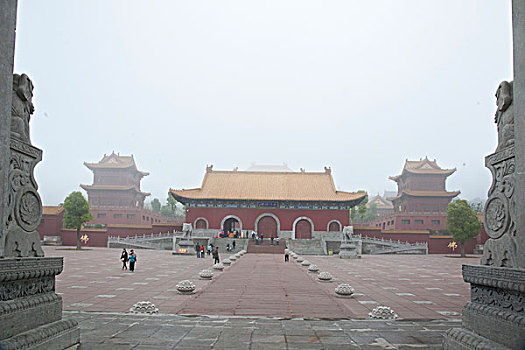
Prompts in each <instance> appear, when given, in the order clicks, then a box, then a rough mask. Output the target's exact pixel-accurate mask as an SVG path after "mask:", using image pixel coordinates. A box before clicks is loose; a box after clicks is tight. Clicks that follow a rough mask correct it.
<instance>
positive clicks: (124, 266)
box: [120, 248, 128, 270]
mask: <svg viewBox="0 0 525 350" xmlns="http://www.w3.org/2000/svg"><path fill="white" fill-rule="evenodd" d="M120 260H121V261H122V270H127V269H128V252H127V251H126V248H123V249H122V253H121V254H120Z"/></svg>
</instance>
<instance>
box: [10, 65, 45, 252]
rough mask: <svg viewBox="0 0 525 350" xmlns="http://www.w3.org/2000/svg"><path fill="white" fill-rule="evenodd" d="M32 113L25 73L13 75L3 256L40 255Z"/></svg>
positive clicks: (29, 84) (39, 153)
mask: <svg viewBox="0 0 525 350" xmlns="http://www.w3.org/2000/svg"><path fill="white" fill-rule="evenodd" d="M33 112H34V106H33V83H32V82H31V79H29V77H28V76H27V75H25V74H22V75H19V74H14V75H13V95H12V107H11V140H10V153H9V175H8V178H7V184H8V192H7V201H6V214H7V217H6V220H5V222H4V227H6V229H7V230H6V232H7V234H6V237H5V243H4V256H6V257H28V256H33V257H35V256H44V252H43V251H42V248H41V246H40V236H39V234H38V232H37V231H36V228H37V226H38V224H39V223H40V219H41V218H42V201H41V200H40V195H39V194H38V185H37V183H36V181H35V178H34V168H35V166H36V164H37V163H39V162H40V161H41V160H42V150H40V149H38V148H36V147H34V146H33V145H31V141H30V140H29V120H30V118H31V114H33Z"/></svg>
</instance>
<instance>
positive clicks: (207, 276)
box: [199, 269, 213, 280]
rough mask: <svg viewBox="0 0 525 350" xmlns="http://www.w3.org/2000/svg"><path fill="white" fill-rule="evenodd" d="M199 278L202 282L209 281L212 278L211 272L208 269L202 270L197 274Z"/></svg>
mask: <svg viewBox="0 0 525 350" xmlns="http://www.w3.org/2000/svg"><path fill="white" fill-rule="evenodd" d="M199 277H200V278H202V279H203V280H211V279H212V277H213V271H212V270H209V269H205V270H202V271H201V272H199Z"/></svg>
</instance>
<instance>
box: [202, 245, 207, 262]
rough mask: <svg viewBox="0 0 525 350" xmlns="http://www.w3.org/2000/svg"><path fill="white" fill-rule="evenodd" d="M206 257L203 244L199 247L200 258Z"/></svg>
mask: <svg viewBox="0 0 525 350" xmlns="http://www.w3.org/2000/svg"><path fill="white" fill-rule="evenodd" d="M205 257H206V253H205V252H204V244H203V245H201V258H203V259H204V258H205Z"/></svg>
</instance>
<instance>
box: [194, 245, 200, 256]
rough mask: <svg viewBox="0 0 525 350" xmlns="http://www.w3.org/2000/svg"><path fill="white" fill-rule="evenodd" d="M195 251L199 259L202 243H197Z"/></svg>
mask: <svg viewBox="0 0 525 350" xmlns="http://www.w3.org/2000/svg"><path fill="white" fill-rule="evenodd" d="M195 251H196V252H197V259H198V258H200V257H201V245H200V244H197V245H196V246H195Z"/></svg>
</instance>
